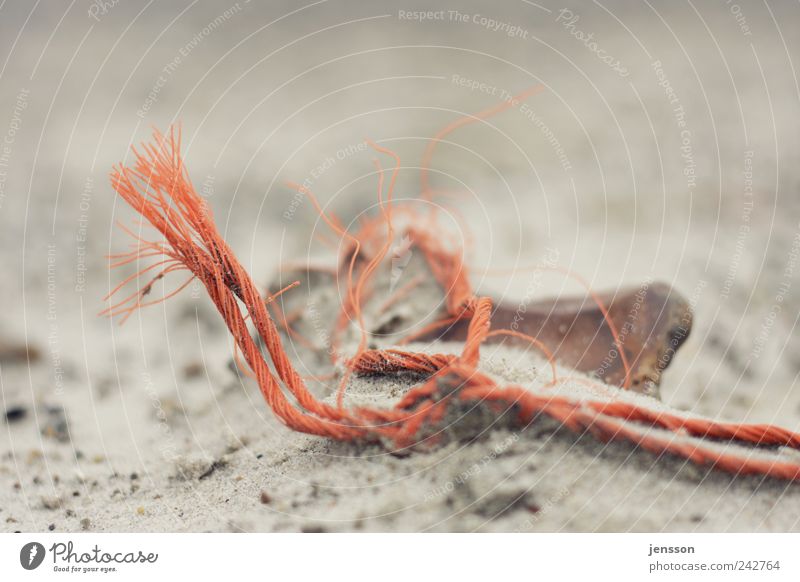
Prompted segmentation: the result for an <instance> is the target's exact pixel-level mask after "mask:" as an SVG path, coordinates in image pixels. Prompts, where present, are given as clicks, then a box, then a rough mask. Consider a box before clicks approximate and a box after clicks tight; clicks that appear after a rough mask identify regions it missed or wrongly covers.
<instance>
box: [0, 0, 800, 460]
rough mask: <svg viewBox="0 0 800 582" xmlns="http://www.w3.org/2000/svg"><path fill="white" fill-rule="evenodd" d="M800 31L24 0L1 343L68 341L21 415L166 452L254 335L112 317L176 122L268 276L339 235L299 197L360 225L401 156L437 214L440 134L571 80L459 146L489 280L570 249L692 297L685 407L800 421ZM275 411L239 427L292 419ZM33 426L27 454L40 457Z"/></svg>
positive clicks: (523, 11) (8, 13) (199, 319)
mask: <svg viewBox="0 0 800 582" xmlns="http://www.w3.org/2000/svg"><path fill="white" fill-rule="evenodd" d="M798 25H800V6H798V5H797V4H796V3H788V2H775V1H768V2H764V3H758V4H751V3H745V2H742V3H740V4H736V3H734V2H730V1H725V0H721V1H718V2H691V1H687V2H684V1H680V2H647V1H645V2H641V3H638V2H637V3H633V2H623V1H605V0H604V1H603V2H584V1H580V2H578V1H574V2H570V3H567V4H561V3H554V2H549V1H548V0H542V1H541V2H536V3H535V2H529V1H527V0H517V1H513V2H503V3H488V2H458V3H456V2H451V3H445V2H429V1H428V2H422V1H419V2H412V1H403V2H400V3H395V2H354V1H352V2H351V1H346V0H320V1H316V2H309V3H307V4H304V3H298V2H269V3H263V4H262V3H258V2H249V1H246V0H239V1H238V2H225V1H222V2H210V1H209V2H206V1H200V0H194V1H191V2H189V1H179V2H170V3H156V2H152V1H150V2H145V1H138V0H119V1H113V0H108V1H106V2H102V1H100V0H95V1H93V2H89V1H85V0H73V1H72V2H69V3H61V2H51V1H47V0H45V1H41V0H40V1H37V2H27V1H13V0H12V1H6V2H3V3H2V4H0V81H1V82H0V140H3V143H2V144H0V145H1V147H0V221H1V223H0V224H2V227H0V244H1V245H2V246H1V247H0V248H2V251H0V252H2V264H3V267H4V268H3V273H4V276H3V277H2V278H0V293H1V295H0V296H2V298H3V303H4V308H3V309H1V310H0V340H2V341H3V342H11V343H22V344H26V345H29V346H32V347H33V348H35V349H37V350H38V351H39V353H40V360H39V363H38V364H37V365H36V366H34V367H32V368H30V369H29V368H27V367H26V366H24V365H18V364H14V362H13V361H7V362H4V364H3V366H2V374H0V376H1V377H2V392H3V403H4V405H5V406H7V407H8V406H11V405H12V404H13V405H16V404H17V403H18V404H19V405H20V406H28V407H29V408H30V409H31V410H32V409H33V408H35V407H36V406H39V404H41V403H43V402H44V403H46V404H47V405H48V406H64V407H65V408H66V409H67V410H68V413H69V414H68V416H69V415H72V416H70V418H72V419H73V421H72V422H71V423H70V430H71V435H72V438H73V440H75V438H77V437H76V435H77V436H79V437H80V438H82V439H84V441H85V442H94V443H98V442H102V443H104V445H103V447H101V448H103V451H104V453H103V454H105V455H107V456H108V457H113V456H114V455H120V456H122V455H126V454H135V455H139V456H140V457H141V458H143V459H146V458H147V455H148V453H147V452H146V450H147V445H146V444H142V443H146V442H147V441H148V439H151V437H152V434H151V433H152V427H150V428H141V424H142V423H141V422H140V420H138V419H139V418H140V417H141V416H142V414H144V412H142V411H146V410H148V407H149V406H150V403H151V401H152V400H153V395H157V397H158V399H159V402H161V403H164V402H172V401H175V402H177V403H178V405H180V406H183V408H187V407H188V408H190V407H191V406H194V405H193V404H191V403H188V404H187V401H185V400H184V395H183V393H182V390H185V389H186V384H185V382H183V381H182V380H181V378H180V377H179V376H180V375H179V374H178V373H176V370H182V369H185V367H186V366H188V365H190V364H192V363H193V362H195V361H202V362H206V365H207V366H208V368H209V370H210V371H209V372H208V378H207V379H205V378H204V379H203V381H202V382H201V383H200V386H195V387H193V390H194V392H193V394H195V396H193V398H198V397H197V396H196V395H197V394H206V395H207V397H208V402H214V401H213V400H212V396H211V395H212V394H214V391H215V390H216V389H217V388H218V386H219V384H220V383H221V380H220V379H221V378H224V377H225V376H224V374H225V373H226V370H225V367H226V365H227V360H228V357H229V353H230V345H229V342H228V340H227V337H226V332H225V330H224V329H223V328H222V326H221V325H220V322H219V320H218V318H217V317H216V315H215V314H214V313H211V308H210V306H209V304H208V302H207V301H206V300H205V299H204V297H203V296H202V294H201V293H199V291H198V290H197V289H194V288H193V289H190V290H187V291H185V292H184V293H183V294H182V295H181V296H180V297H178V298H176V299H174V300H171V301H170V302H168V303H166V304H164V305H160V306H157V307H154V308H150V310H148V311H145V312H143V313H141V314H138V315H136V316H135V317H133V318H132V319H131V320H130V321H129V322H128V324H127V325H125V326H123V327H118V326H116V324H115V323H113V322H111V321H109V320H107V319H104V318H100V317H98V316H97V313H98V312H99V311H101V310H102V309H103V308H104V306H105V303H104V302H103V301H102V298H103V296H104V295H105V294H106V293H107V292H108V291H109V290H110V288H111V287H113V286H114V285H115V284H116V282H118V281H120V280H122V278H123V275H124V274H125V272H117V273H113V274H109V272H108V269H107V264H108V261H107V259H105V255H107V254H109V253H112V252H120V251H122V250H124V249H125V248H126V245H128V244H129V240H128V239H127V238H126V236H125V235H124V233H122V232H121V231H120V230H119V229H117V228H115V226H114V223H115V221H121V222H123V223H125V224H134V223H133V222H132V221H133V220H134V218H135V216H134V213H133V212H132V211H131V210H130V209H128V208H127V207H125V206H124V204H122V203H121V201H120V200H119V199H118V198H116V196H115V195H114V193H113V191H112V189H111V188H110V185H109V181H108V177H107V176H108V172H109V170H110V168H111V167H112V165H113V164H115V163H118V162H121V161H125V160H130V148H131V146H133V145H136V144H137V143H139V142H141V141H142V140H146V139H148V137H149V136H150V133H151V131H152V129H153V128H154V127H155V128H159V129H162V130H164V129H166V128H168V127H169V126H170V124H174V123H180V124H181V125H182V128H183V140H184V142H183V149H184V153H185V157H186V161H187V165H188V168H189V171H190V173H191V175H192V178H193V180H194V183H195V186H196V187H197V189H198V190H199V191H200V192H201V193H202V194H203V195H204V196H205V197H207V198H208V201H209V204H210V206H211V208H212V209H213V211H214V214H215V217H216V219H217V221H218V224H219V226H220V229H221V231H222V232H223V234H224V236H225V237H226V239H227V240H228V241H229V242H230V244H231V245H232V246H233V248H234V249H235V250H236V252H237V253H238V254H239V256H240V258H241V259H242V262H243V263H244V264H245V265H246V266H247V267H248V268H249V269H250V270H251V273H253V275H254V276H255V277H256V279H257V280H259V281H264V282H266V281H268V280H269V278H270V277H271V276H272V275H273V274H274V271H275V269H276V266H277V265H278V264H279V263H280V262H282V261H286V260H290V259H296V258H298V257H299V258H301V259H302V258H303V257H304V256H305V255H307V254H309V253H311V254H313V253H316V252H317V251H316V249H317V246H318V243H317V242H315V240H314V235H315V234H316V233H318V232H320V231H322V232H324V229H321V226H320V224H319V219H318V216H317V214H316V213H315V212H314V211H313V209H312V208H311V207H310V205H309V204H308V203H307V202H306V201H305V200H297V199H295V196H294V195H295V193H294V192H293V191H292V190H290V189H289V188H287V187H286V185H285V182H286V181H287V180H293V181H295V182H299V183H305V184H307V185H309V186H310V187H311V188H312V189H313V190H314V192H315V193H316V195H317V196H318V197H319V198H320V199H321V200H322V201H323V202H324V203H326V204H329V205H330V208H331V209H332V210H334V211H335V212H336V213H337V214H338V215H339V216H341V217H342V219H343V220H344V222H345V223H347V222H349V221H350V220H352V219H353V218H355V217H357V216H358V214H359V213H361V212H363V211H364V210H365V209H369V208H370V207H372V206H373V205H374V202H375V184H376V176H375V174H374V168H373V166H372V159H373V157H374V155H373V153H372V152H371V151H370V150H369V149H367V148H364V147H363V143H364V140H365V139H371V140H374V141H376V142H378V143H380V144H381V145H383V146H385V147H389V148H391V149H393V150H395V151H396V152H398V154H399V155H400V156H401V159H402V161H403V169H402V171H401V174H400V180H399V183H398V188H397V195H398V196H399V197H400V198H408V199H412V200H414V199H417V198H418V196H419V193H420V182H419V179H420V178H419V166H420V160H421V157H422V154H423V151H424V149H425V146H426V145H427V143H428V141H427V140H429V139H430V138H431V137H432V136H433V135H434V134H435V133H436V131H438V130H439V129H440V128H442V127H444V126H446V125H447V124H449V123H451V122H453V121H454V120H456V119H458V118H459V117H461V116H464V115H467V114H470V113H474V112H478V111H481V110H484V109H487V108H490V107H492V106H494V105H497V104H498V103H500V102H501V101H503V100H506V99H507V98H508V96H510V95H515V94H517V93H520V92H522V91H524V90H526V89H528V88H530V87H532V86H535V85H541V86H542V87H543V90H542V91H541V92H540V93H538V94H536V95H534V96H532V97H530V98H528V99H527V100H525V101H524V102H523V103H519V104H516V105H515V106H514V107H511V108H509V109H508V110H507V111H505V112H503V113H501V114H499V115H496V116H494V117H492V118H490V119H487V120H485V121H483V122H479V123H473V124H470V125H468V126H465V127H463V128H461V129H459V130H457V131H455V132H453V133H452V134H450V135H448V136H447V138H446V141H445V142H443V143H441V144H440V145H439V146H438V148H437V150H436V153H435V156H434V158H433V162H432V172H431V182H432V184H433V186H434V187H435V188H436V189H437V190H442V191H446V192H450V193H455V194H456V196H455V197H453V196H450V197H445V198H443V199H442V203H443V204H445V205H446V204H447V200H451V201H455V205H456V206H457V210H458V211H459V213H461V214H463V216H464V217H465V219H466V225H467V226H468V227H469V231H470V233H471V236H472V237H473V244H472V245H471V246H470V247H469V248H468V249H467V261H468V264H470V265H471V266H472V267H473V280H474V282H475V284H476V285H477V286H478V287H479V288H480V289H482V290H485V291H487V292H492V293H494V294H495V295H497V296H502V297H509V298H515V297H521V296H522V295H523V294H524V293H525V290H526V288H527V287H528V285H529V284H530V273H529V272H526V271H525V270H519V271H518V272H517V274H516V275H513V276H510V275H509V276H505V277H496V276H491V277H490V276H488V275H485V273H484V272H483V268H485V267H513V266H518V267H521V266H524V265H533V264H536V263H537V262H540V261H541V260H542V258H543V257H545V256H547V252H548V249H556V250H557V252H558V257H559V258H558V263H559V264H560V265H561V266H563V267H567V268H569V269H572V270H574V271H576V272H578V273H580V274H582V275H583V276H584V277H585V278H587V279H589V280H590V281H591V283H592V285H593V286H594V287H595V288H598V289H605V288H610V289H614V288H617V287H620V286H623V285H638V284H640V283H641V282H643V281H648V280H662V281H666V282H668V283H670V284H672V285H674V286H675V287H676V288H677V289H678V290H679V291H680V292H681V293H682V294H683V295H685V296H686V297H687V298H689V299H690V301H691V303H692V304H693V306H694V309H695V329H694V331H693V333H692V336H691V338H690V339H689V341H688V342H687V344H686V345H685V347H684V348H683V349H682V351H681V352H680V353H679V354H678V357H677V358H676V359H675V361H674V363H673V365H672V367H671V368H670V369H669V371H668V373H667V374H666V376H665V378H664V382H663V386H662V393H663V397H664V400H665V401H666V402H668V403H670V404H672V405H674V406H677V407H680V408H683V409H691V410H695V411H697V412H699V413H702V414H707V415H712V416H721V417H723V418H727V419H734V420H747V421H758V422H777V423H781V424H784V425H786V426H787V427H789V428H793V429H795V430H797V429H798V428H800V388H799V387H798V371H800V356H798V353H800V340H798V337H800V336H799V335H798V334H797V333H796V329H797V323H798V317H799V316H800V263H799V262H798V255H799V254H800V196H798V193H799V192H798V188H799V187H800V159H798V151H800V148H799V147H798V146H800V143H799V142H800V131H798V130H800V127H799V125H800V124H798V120H800V87H799V85H798V78H797V73H796V71H797V66H798V63H800V38H798V35H797V31H798V30H800V26H798ZM129 272H132V271H129ZM178 282H179V281H173V282H171V283H168V285H170V284H171V285H175V284H177V283H178ZM561 292H564V293H568V292H580V289H579V288H577V287H576V288H573V287H572V286H570V284H568V283H565V282H564V281H563V280H561V279H559V278H558V277H556V276H552V277H549V276H548V277H546V278H545V279H544V285H543V286H542V287H541V288H540V289H539V290H538V291H537V294H541V295H542V296H545V295H548V294H551V293H561ZM187 321H188V323H187ZM250 398H251V400H250V401H248V403H247V406H242V407H241V409H240V410H238V412H237V411H228V416H226V422H229V423H233V422H235V421H234V420H231V418H233V419H235V418H237V416H236V415H237V414H238V415H240V417H241V418H246V417H248V416H249V415H252V414H254V413H253V411H254V410H255V411H256V412H255V414H257V415H259V416H262V415H263V416H267V415H268V413H267V412H265V410H264V408H265V407H263V405H262V404H261V403H260V402H258V394H257V393H255V392H254V391H252V392H251V394H250ZM240 404H241V403H240ZM164 406H166V404H165V405H164ZM37 414H38V413H37ZM230 415H233V416H232V417H231V416H230ZM75 419H78V420H77V421H76V420H75ZM9 426H11V425H9ZM14 430H16V429H13V428H10V429H9V430H8V431H3V433H2V436H0V443H3V446H2V448H3V452H7V451H10V450H12V449H15V448H16V447H18V446H21V445H19V443H28V442H32V441H29V440H26V439H27V437H26V436H24V435H23V433H22V432H14ZM142 431H144V432H142ZM203 433H204V428H203V427H200V428H198V427H196V426H193V425H191V424H190V425H189V429H188V430H187V431H186V432H185V436H184V438H186V439H189V438H191V439H198V440H202V439H203V438H204V436H203ZM7 439H8V440H7ZM31 439H33V440H35V438H34V437H31ZM6 440H7V443H8V444H6V443H5V442H4V441H6ZM140 447H141V448H140ZM143 451H145V452H143Z"/></svg>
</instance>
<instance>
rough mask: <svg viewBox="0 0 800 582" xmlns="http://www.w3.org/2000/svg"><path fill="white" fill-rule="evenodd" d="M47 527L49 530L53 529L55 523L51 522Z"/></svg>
mask: <svg viewBox="0 0 800 582" xmlns="http://www.w3.org/2000/svg"><path fill="white" fill-rule="evenodd" d="M47 529H49V530H50V531H53V530H54V529H56V524H54V523H51V524H50V525H48V526H47Z"/></svg>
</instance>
